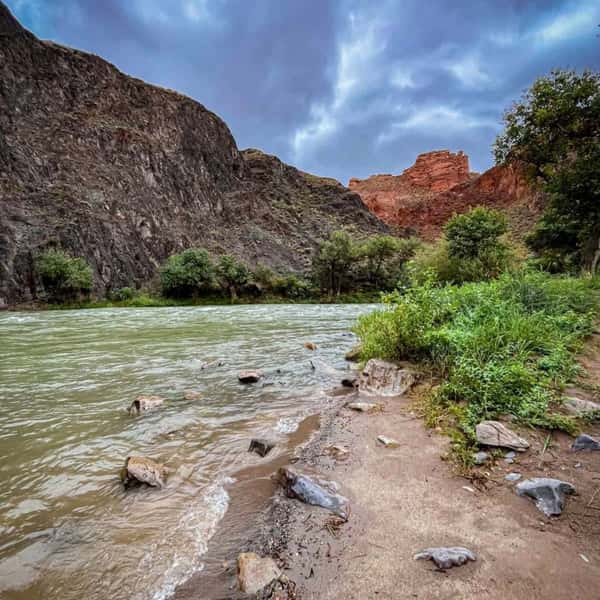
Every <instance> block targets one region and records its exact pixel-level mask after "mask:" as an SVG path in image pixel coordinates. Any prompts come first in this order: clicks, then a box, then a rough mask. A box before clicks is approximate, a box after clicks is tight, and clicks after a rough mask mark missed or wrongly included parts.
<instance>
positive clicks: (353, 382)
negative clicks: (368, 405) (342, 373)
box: [342, 376, 358, 388]
mask: <svg viewBox="0 0 600 600" xmlns="http://www.w3.org/2000/svg"><path fill="white" fill-rule="evenodd" d="M342 385H343V386H344V387H348V388H355V387H357V386H358V377H356V376H354V377H344V379H342Z"/></svg>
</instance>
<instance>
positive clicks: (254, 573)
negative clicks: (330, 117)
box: [237, 552, 281, 594]
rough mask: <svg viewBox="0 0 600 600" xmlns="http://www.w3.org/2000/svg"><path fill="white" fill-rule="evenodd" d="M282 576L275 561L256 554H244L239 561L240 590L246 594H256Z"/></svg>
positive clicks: (239, 557)
mask: <svg viewBox="0 0 600 600" xmlns="http://www.w3.org/2000/svg"><path fill="white" fill-rule="evenodd" d="M280 575H281V571H280V569H279V568H278V567H277V565H276V564H275V561H274V560H273V559H272V558H270V557H268V556H266V557H264V558H262V557H260V556H258V554H255V553H254V552H243V553H242V554H240V555H239V556H238V559H237V576H238V584H239V586H240V590H241V591H242V592H245V593H246V594H256V593H257V592H259V591H260V590H262V588H264V587H265V586H267V585H269V583H271V581H273V579H277V578H278V577H279V576H280Z"/></svg>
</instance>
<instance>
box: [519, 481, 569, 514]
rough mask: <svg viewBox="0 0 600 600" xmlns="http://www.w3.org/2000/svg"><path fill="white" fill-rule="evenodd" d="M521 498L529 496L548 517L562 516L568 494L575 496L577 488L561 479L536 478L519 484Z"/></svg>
mask: <svg viewBox="0 0 600 600" xmlns="http://www.w3.org/2000/svg"><path fill="white" fill-rule="evenodd" d="M516 489H517V494H518V495H519V496H529V497H530V498H533V499H534V500H535V505H536V506H537V507H538V509H539V510H541V511H542V512H543V513H544V514H545V515H546V516H547V517H551V516H554V515H560V514H561V513H562V510H563V508H564V506H565V496H566V494H574V493H575V488H574V487H573V486H572V485H571V484H570V483H567V482H566V481H561V480H560V479H547V478H545V477H534V478H532V479H526V480H525V481H522V482H521V483H519V484H517V488H516Z"/></svg>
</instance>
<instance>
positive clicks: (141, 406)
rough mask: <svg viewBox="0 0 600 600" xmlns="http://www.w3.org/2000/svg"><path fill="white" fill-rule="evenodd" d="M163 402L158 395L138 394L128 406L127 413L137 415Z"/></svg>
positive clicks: (153, 408) (155, 407)
mask: <svg viewBox="0 0 600 600" xmlns="http://www.w3.org/2000/svg"><path fill="white" fill-rule="evenodd" d="M164 403H165V399H164V398H161V397H160V396H138V397H137V398H136V399H135V400H134V401H133V402H132V403H131V406H130V407H129V413H130V414H132V415H135V414H137V415H139V414H141V413H143V412H146V411H147V410H155V409H157V408H159V407H161V406H162V405H163V404H164Z"/></svg>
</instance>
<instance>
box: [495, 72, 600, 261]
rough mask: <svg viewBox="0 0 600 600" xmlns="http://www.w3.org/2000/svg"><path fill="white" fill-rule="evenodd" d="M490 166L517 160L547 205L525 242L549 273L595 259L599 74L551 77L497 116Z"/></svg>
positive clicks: (599, 222) (599, 227)
mask: <svg viewBox="0 0 600 600" xmlns="http://www.w3.org/2000/svg"><path fill="white" fill-rule="evenodd" d="M504 124H505V129H504V132H503V133H502V134H501V135H500V136H498V138H497V139H496V143H495V146H494V153H495V157H496V162H497V163H499V164H500V163H505V162H509V161H521V162H523V163H524V164H525V165H527V167H528V168H529V172H530V174H531V176H532V178H533V179H534V180H536V181H538V182H540V183H541V185H542V188H543V189H544V191H546V192H547V194H548V196H549V204H548V206H547V209H546V212H545V214H544V215H543V216H542V218H541V220H540V222H539V223H538V225H537V227H536V228H535V229H534V231H533V232H532V234H531V235H530V236H529V238H528V244H529V245H530V247H531V248H532V249H534V250H535V251H536V252H538V254H539V255H540V256H541V258H542V261H543V264H545V265H546V266H547V267H549V268H551V269H553V270H565V269H569V268H578V267H587V268H592V269H594V270H595V269H596V268H597V267H598V263H599V261H600V74H599V73H594V72H590V71H584V72H583V73H581V74H579V73H576V72H574V71H553V72H552V73H551V74H550V75H549V76H548V77H542V78H540V79H538V80H537V81H535V82H534V84H533V85H532V86H531V88H530V89H529V90H528V91H527V92H526V93H525V94H524V96H523V97H522V99H521V100H520V101H519V102H516V103H515V104H514V105H513V106H512V108H511V109H510V110H508V111H507V112H506V113H505V115H504Z"/></svg>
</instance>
